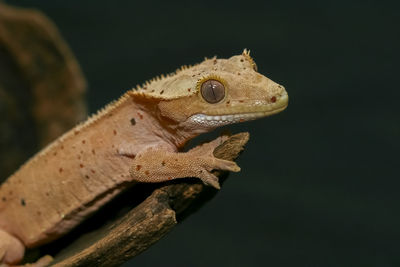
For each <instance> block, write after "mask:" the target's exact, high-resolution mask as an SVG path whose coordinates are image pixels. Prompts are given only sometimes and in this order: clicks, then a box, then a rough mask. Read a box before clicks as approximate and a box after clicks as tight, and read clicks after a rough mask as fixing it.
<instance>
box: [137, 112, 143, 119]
mask: <svg viewBox="0 0 400 267" xmlns="http://www.w3.org/2000/svg"><path fill="white" fill-rule="evenodd" d="M138 116H139V119H141V120H143V115H142V114H140V113H139V112H138Z"/></svg>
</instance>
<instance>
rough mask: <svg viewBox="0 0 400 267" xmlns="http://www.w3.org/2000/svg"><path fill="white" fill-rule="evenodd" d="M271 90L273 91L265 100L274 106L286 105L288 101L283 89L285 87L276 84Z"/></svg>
mask: <svg viewBox="0 0 400 267" xmlns="http://www.w3.org/2000/svg"><path fill="white" fill-rule="evenodd" d="M272 91H273V93H272V94H269V95H267V101H268V102H269V103H270V104H272V105H274V106H276V107H277V108H283V107H286V106H287V105H288V102H289V97H288V94H287V92H286V90H285V87H283V86H282V85H280V84H278V85H277V86H276V87H275V90H272Z"/></svg>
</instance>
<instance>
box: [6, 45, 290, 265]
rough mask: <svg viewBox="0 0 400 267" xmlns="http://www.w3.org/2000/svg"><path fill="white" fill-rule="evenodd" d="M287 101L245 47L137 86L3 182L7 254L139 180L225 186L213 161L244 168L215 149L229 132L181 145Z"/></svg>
mask: <svg viewBox="0 0 400 267" xmlns="http://www.w3.org/2000/svg"><path fill="white" fill-rule="evenodd" d="M208 80H215V81H216V82H208V84H211V85H212V84H217V85H218V86H219V88H218V89H221V88H223V89H225V92H223V95H222V96H221V91H219V95H218V97H220V98H221V99H219V100H218V102H217V103H208V102H207V99H204V98H203V97H202V94H201V93H200V90H203V89H201V86H202V84H203V83H204V82H207V81H208ZM206 95H207V94H206ZM208 95H209V96H210V95H211V96H213V92H211V93H210V92H208ZM287 101H288V98H287V94H286V91H285V90H284V88H283V87H282V86H280V85H278V84H276V83H274V82H272V81H271V80H269V79H268V78H266V77H264V76H262V75H261V74H259V73H257V72H256V67H255V63H254V61H253V60H252V59H251V58H250V56H249V53H248V52H247V51H246V50H245V51H244V52H243V54H242V55H239V56H234V57H232V58H230V59H216V58H213V59H208V60H205V61H204V62H202V63H200V64H198V65H195V66H193V67H187V68H183V69H181V70H179V71H177V72H176V73H175V74H173V75H170V76H167V77H163V78H158V79H155V80H153V81H151V82H150V83H146V84H145V85H143V87H141V88H138V89H136V90H132V91H128V92H127V93H126V94H125V95H124V96H122V97H121V99H119V100H118V101H117V102H115V103H113V104H110V105H109V106H108V107H106V108H105V109H104V110H102V111H100V112H99V114H97V115H96V116H94V117H92V118H90V119H89V120H88V121H87V122H85V123H83V124H82V125H79V126H77V127H75V128H74V129H72V130H71V131H70V132H68V133H66V134H65V135H64V136H62V137H61V138H59V139H58V140H56V141H55V142H54V143H53V144H51V145H50V146H49V147H47V148H45V149H44V150H43V151H42V152H40V153H38V154H37V155H36V156H34V157H33V158H32V159H31V160H29V161H28V162H27V163H26V164H25V165H23V166H22V167H21V168H20V169H19V170H18V171H17V172H16V173H15V174H14V175H12V176H11V177H9V178H8V180H7V181H6V182H5V183H4V184H2V185H1V187H0V263H2V262H3V263H7V264H15V263H18V262H19V261H20V260H21V259H22V257H23V253H24V247H27V248H32V247H36V246H40V245H42V244H45V243H48V242H51V241H52V240H54V239H57V238H59V237H60V236H62V235H64V234H65V233H67V232H68V231H70V230H71V229H72V228H73V227H75V226H76V225H77V224H79V223H80V222H81V221H82V220H84V219H85V218H87V217H88V216H89V215H90V214H92V213H93V212H94V211H96V210H97V209H98V208H99V207H100V206H102V205H103V204H105V203H106V202H107V201H109V200H110V199H111V198H113V197H114V196H115V195H116V194H118V193H119V192H120V191H121V190H123V189H125V188H126V187H127V186H130V185H132V184H133V183H135V182H162V181H167V180H171V179H177V178H184V177H188V176H189V177H190V176H191V177H198V178H200V179H201V180H202V181H203V182H204V183H205V184H208V185H211V186H214V187H216V188H219V184H218V179H217V178H216V177H215V176H214V175H213V174H212V173H211V170H213V169H221V170H228V171H239V170H240V168H239V167H238V166H237V165H236V163H234V162H231V161H226V160H221V159H217V158H215V157H214V156H213V154H212V151H213V150H214V148H215V147H216V146H218V145H219V144H220V143H221V142H222V141H223V140H224V138H225V137H220V138H217V139H216V140H214V141H212V142H210V143H208V144H204V145H202V146H198V147H195V148H193V149H192V150H190V151H188V152H185V153H183V152H179V148H181V147H182V146H183V145H184V144H185V143H186V142H187V141H188V140H190V139H192V138H194V137H195V136H197V135H199V134H201V133H204V132H208V131H211V130H213V129H215V128H216V127H218V126H221V125H226V124H229V123H235V122H240V121H244V120H249V119H256V118H259V117H264V116H268V115H271V114H274V113H277V112H279V111H281V110H283V109H284V108H285V107H286V105H287ZM214 102H215V101H214ZM234 115H235V116H236V117H234Z"/></svg>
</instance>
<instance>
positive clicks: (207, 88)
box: [200, 80, 225, 104]
mask: <svg viewBox="0 0 400 267" xmlns="http://www.w3.org/2000/svg"><path fill="white" fill-rule="evenodd" d="M200 91H201V96H202V97H203V98H204V100H206V101H207V102H208V103H211V104H214V103H218V102H219V101H221V100H222V99H224V97H225V87H224V85H223V84H222V83H221V82H219V81H217V80H207V81H205V82H203V84H202V85H201V88H200Z"/></svg>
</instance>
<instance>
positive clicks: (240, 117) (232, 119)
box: [189, 112, 268, 127]
mask: <svg viewBox="0 0 400 267" xmlns="http://www.w3.org/2000/svg"><path fill="white" fill-rule="evenodd" d="M267 113H268V112H253V113H242V114H231V115H217V116H210V115H205V114H195V115H193V116H191V117H190V118H189V120H190V121H191V122H193V123H195V124H202V125H205V126H206V125H207V126H210V127H218V126H223V125H228V124H232V123H237V122H242V121H249V120H254V119H257V118H260V117H264V116H265V115H266V114H267Z"/></svg>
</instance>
